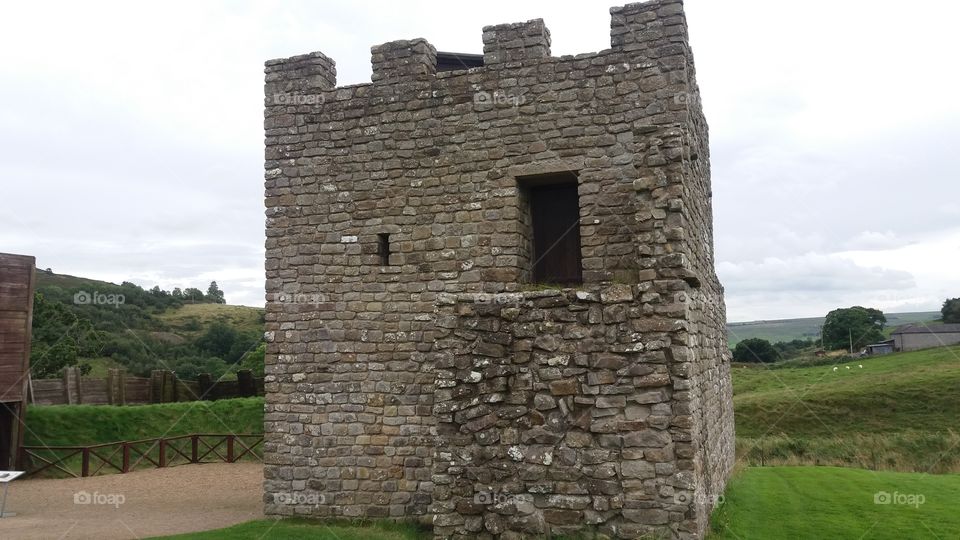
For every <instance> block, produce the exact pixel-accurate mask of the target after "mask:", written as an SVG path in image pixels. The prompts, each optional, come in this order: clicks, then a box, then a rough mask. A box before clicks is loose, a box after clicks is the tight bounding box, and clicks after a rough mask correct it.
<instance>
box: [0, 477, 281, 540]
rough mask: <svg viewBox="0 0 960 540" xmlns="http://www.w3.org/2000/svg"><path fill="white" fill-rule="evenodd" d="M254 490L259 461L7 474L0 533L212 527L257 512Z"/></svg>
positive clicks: (126, 533)
mask: <svg viewBox="0 0 960 540" xmlns="http://www.w3.org/2000/svg"><path fill="white" fill-rule="evenodd" d="M262 492H263V466H262V465H261V464H259V463H232V464H227V463H211V464H201V465H181V466H177V467H170V468H168V469H153V470H149V471H138V472H134V473H129V474H113V475H108V476H97V477H92V478H68V479H64V480H15V481H14V482H13V483H11V484H10V495H9V497H8V498H7V508H6V511H7V512H16V514H17V515H16V516H14V517H11V518H3V519H0V538H2V539H4V540H6V539H8V538H9V539H21V538H23V539H32V538H43V539H68V538H78V539H97V540H100V539H104V540H105V539H129V538H144V537H150V536H161V535H168V534H177V533H184V532H194V531H203V530H207V529H218V528H221V527H228V526H230V525H234V524H237V523H241V522H244V521H249V520H252V519H260V518H262V517H263V503H262V495H261V494H262ZM75 498H76V499H77V501H76V502H75ZM83 500H86V501H88V502H87V503H86V504H84V503H83V502H82V501H83Z"/></svg>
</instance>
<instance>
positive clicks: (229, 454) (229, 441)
mask: <svg viewBox="0 0 960 540" xmlns="http://www.w3.org/2000/svg"><path fill="white" fill-rule="evenodd" d="M227 463H233V435H227Z"/></svg>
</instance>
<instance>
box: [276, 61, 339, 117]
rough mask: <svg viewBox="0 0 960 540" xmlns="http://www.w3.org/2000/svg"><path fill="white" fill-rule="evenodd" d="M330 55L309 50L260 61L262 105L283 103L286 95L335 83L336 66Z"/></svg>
mask: <svg viewBox="0 0 960 540" xmlns="http://www.w3.org/2000/svg"><path fill="white" fill-rule="evenodd" d="M336 65H337V64H336V62H334V61H333V59H332V58H330V57H328V56H327V55H325V54H323V53H321V52H312V53H308V54H302V55H299V56H291V57H290V58H278V59H275V60H267V61H266V62H265V63H264V68H263V73H264V83H265V84H264V95H265V96H266V98H267V99H266V105H267V106H268V107H269V106H271V105H286V104H288V103H289V101H290V99H289V96H301V97H303V96H311V95H318V94H319V93H320V92H323V91H326V90H332V89H334V88H336V86H337V67H336Z"/></svg>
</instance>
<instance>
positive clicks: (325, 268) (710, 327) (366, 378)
mask: <svg viewBox="0 0 960 540" xmlns="http://www.w3.org/2000/svg"><path fill="white" fill-rule="evenodd" d="M610 12H611V18H612V20H611V48H610V49H607V50H604V51H601V52H599V53H591V54H583V55H577V56H562V57H553V56H551V55H550V33H549V31H548V30H547V28H546V27H545V26H544V23H543V21H541V20H533V21H528V22H525V23H517V24H504V25H498V26H489V27H486V28H484V29H483V54H482V55H469V54H457V53H443V52H437V51H436V50H435V49H434V47H433V46H431V45H430V43H428V42H427V41H425V40H423V39H414V40H410V41H395V42H391V43H385V44H383V45H378V46H376V47H373V49H372V60H373V77H372V82H371V83H369V84H360V85H353V86H345V87H339V88H338V87H336V71H335V68H334V62H333V60H331V59H330V58H327V57H326V56H324V55H323V54H321V53H311V54H307V55H303V56H295V57H292V58H287V59H280V60H271V61H269V62H267V63H266V69H265V71H266V87H265V92H266V102H265V103H266V106H265V119H264V128H265V131H266V164H265V165H266V209H267V211H266V215H267V224H266V237H267V239H266V277H267V281H266V283H267V287H266V288H267V339H268V342H269V345H268V349H267V360H266V363H267V384H266V391H267V398H266V433H267V440H266V445H265V462H266V467H265V477H266V478H265V482H264V487H265V492H266V493H265V502H266V511H267V513H268V514H275V515H311V516H316V517H327V516H329V517H346V518H354V517H368V518H410V517H419V518H421V519H424V520H428V521H429V522H432V523H433V526H434V531H435V534H436V536H437V537H438V538H491V537H503V538H519V537H522V536H524V535H527V536H537V535H544V534H561V533H566V532H571V531H575V530H579V529H583V528H590V529H595V530H597V531H599V532H601V533H603V534H606V535H608V536H611V537H615V538H637V537H639V536H641V535H643V534H646V533H651V532H652V533H656V534H660V535H664V536H665V537H668V538H699V537H701V536H702V535H703V534H704V533H705V530H706V528H707V523H708V518H709V513H710V511H711V509H712V507H713V506H714V505H713V501H714V500H715V498H716V496H718V495H719V494H721V493H722V491H723V489H724V486H725V483H726V480H727V478H728V476H729V474H730V472H731V468H732V466H733V447H734V444H733V443H734V438H733V437H734V435H733V407H732V392H731V384H730V367H729V351H728V349H727V344H726V337H725V331H724V320H725V312H724V303H723V289H722V288H721V286H720V284H719V282H718V280H717V277H716V274H715V272H714V259H713V227H712V211H711V202H710V199H711V188H710V166H709V148H708V141H707V124H706V122H705V120H704V117H703V113H702V110H701V106H700V100H699V93H698V89H697V84H696V81H695V77H694V67H693V56H692V54H691V51H690V46H689V44H688V39H687V25H686V20H685V17H684V13H683V5H682V2H680V1H679V0H657V1H652V2H647V3H640V4H630V5H627V6H624V7H618V8H613V9H611V10H610Z"/></svg>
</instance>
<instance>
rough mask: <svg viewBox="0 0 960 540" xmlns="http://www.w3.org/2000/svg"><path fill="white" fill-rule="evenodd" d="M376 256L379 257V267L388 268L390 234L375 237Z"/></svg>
mask: <svg viewBox="0 0 960 540" xmlns="http://www.w3.org/2000/svg"><path fill="white" fill-rule="evenodd" d="M377 254H378V255H379V256H380V266H390V234H389V233H380V234H378V235H377Z"/></svg>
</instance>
